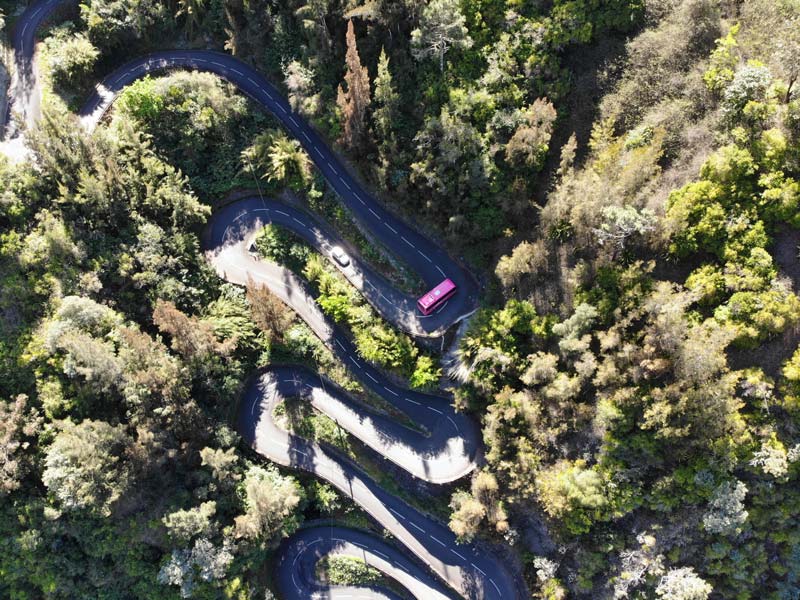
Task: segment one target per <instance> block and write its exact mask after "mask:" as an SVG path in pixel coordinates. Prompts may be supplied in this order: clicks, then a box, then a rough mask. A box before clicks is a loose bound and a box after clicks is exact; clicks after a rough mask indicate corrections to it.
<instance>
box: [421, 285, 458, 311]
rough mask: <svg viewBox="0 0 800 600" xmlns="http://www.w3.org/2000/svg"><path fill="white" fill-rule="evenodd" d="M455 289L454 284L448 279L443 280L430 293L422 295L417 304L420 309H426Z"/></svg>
mask: <svg viewBox="0 0 800 600" xmlns="http://www.w3.org/2000/svg"><path fill="white" fill-rule="evenodd" d="M454 289H456V284H455V283H453V282H452V281H451V280H450V279H445V280H444V281H442V282H441V283H440V284H439V285H437V286H436V287H435V288H433V289H432V290H431V291H429V292H427V293H426V294H424V295H423V296H422V297H421V298H420V299H419V300H418V303H419V305H420V306H421V307H422V308H428V307H430V306H432V305H433V304H434V303H436V301H437V300H439V298H441V297H442V296H444V295H446V294H448V293H450V292H452V291H453V290H454Z"/></svg>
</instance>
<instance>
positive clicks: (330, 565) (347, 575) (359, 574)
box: [317, 555, 383, 587]
mask: <svg viewBox="0 0 800 600" xmlns="http://www.w3.org/2000/svg"><path fill="white" fill-rule="evenodd" d="M317 572H318V573H319V574H320V577H321V579H322V581H327V582H329V583H331V584H333V585H351V586H357V587H361V586H369V585H376V584H380V583H383V576H382V574H381V572H380V571H378V570H377V569H376V568H375V567H371V566H369V565H368V564H367V563H366V562H364V561H363V560H362V559H360V558H354V557H351V556H339V555H334V556H328V557H325V558H323V559H322V560H321V561H320V562H319V563H318V564H317Z"/></svg>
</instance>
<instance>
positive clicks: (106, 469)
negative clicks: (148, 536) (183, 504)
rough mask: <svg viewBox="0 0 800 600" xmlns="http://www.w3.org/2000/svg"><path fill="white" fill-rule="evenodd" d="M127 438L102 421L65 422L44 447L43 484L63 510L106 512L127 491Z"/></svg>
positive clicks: (118, 430)
mask: <svg viewBox="0 0 800 600" xmlns="http://www.w3.org/2000/svg"><path fill="white" fill-rule="evenodd" d="M129 445H130V439H129V438H128V437H127V436H126V435H125V432H124V430H123V428H122V427H112V426H111V425H109V424H108V423H105V422H103V421H88V420H87V421H83V422H81V423H79V424H77V425H75V424H73V423H71V422H68V421H67V422H64V423H63V426H62V429H61V431H59V432H58V434H56V436H55V438H54V440H53V443H52V444H51V445H50V447H49V448H48V449H47V456H46V458H45V461H44V465H45V468H44V472H43V473H42V483H44V485H45V486H47V489H48V491H49V492H50V493H51V494H52V495H53V498H54V499H55V500H56V506H58V507H61V508H63V509H64V510H89V511H97V512H98V513H100V514H103V515H108V514H110V512H111V509H112V507H113V505H114V503H115V502H117V501H118V500H119V499H120V497H121V496H122V495H123V494H124V493H125V492H126V490H127V488H128V485H129V482H128V479H129V472H128V471H129V467H127V466H126V465H125V453H126V451H127V450H128V446H129Z"/></svg>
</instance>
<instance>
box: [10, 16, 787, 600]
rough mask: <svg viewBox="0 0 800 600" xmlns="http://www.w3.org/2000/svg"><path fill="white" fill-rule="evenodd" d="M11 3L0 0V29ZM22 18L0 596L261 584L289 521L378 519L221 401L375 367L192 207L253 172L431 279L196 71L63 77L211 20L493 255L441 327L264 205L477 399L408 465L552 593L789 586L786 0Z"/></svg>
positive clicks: (369, 323)
mask: <svg viewBox="0 0 800 600" xmlns="http://www.w3.org/2000/svg"><path fill="white" fill-rule="evenodd" d="M22 8H23V6H22V3H17V2H15V1H13V0H2V1H1V2H0V9H2V12H3V14H4V20H3V23H4V25H3V27H4V34H5V36H6V39H5V41H4V44H5V45H6V46H7V45H8V39H10V38H9V32H10V31H11V30H12V28H13V27H14V23H15V19H16V18H17V17H18V16H19V14H20V13H21V10H22ZM39 36H40V44H39V50H38V64H39V69H40V71H41V78H42V81H43V98H42V104H43V108H44V112H43V116H42V118H41V119H40V121H39V123H38V125H37V126H36V127H35V128H33V129H32V130H31V131H28V132H26V137H25V139H26V143H27V145H28V148H29V152H28V155H27V158H26V159H25V160H22V161H16V160H11V159H6V158H4V157H0V440H2V445H1V446H0V448H1V449H2V451H0V596H2V597H7V598H11V599H15V600H18V599H19V600H21V599H28V598H31V599H33V598H59V599H60V598H64V599H67V598H69V599H73V598H98V599H100V598H102V599H108V600H112V599H127V598H159V599H162V598H181V597H183V598H201V599H202V598H229V599H237V600H247V599H255V598H272V597H273V595H272V594H273V592H274V589H275V588H274V584H273V581H272V575H271V569H270V565H271V564H272V563H273V562H274V561H275V559H276V554H275V550H276V548H277V547H278V544H279V543H280V541H281V540H282V539H283V538H285V537H286V536H287V535H289V534H291V533H292V532H293V531H295V530H296V529H297V528H298V527H300V526H301V524H302V523H303V522H307V521H312V520H316V519H326V520H333V521H335V522H343V523H348V524H351V525H354V526H358V527H363V528H375V525H374V523H372V522H370V520H369V519H368V517H367V516H366V514H365V513H364V512H363V511H361V510H360V509H359V508H358V507H357V506H356V505H354V504H353V503H352V502H351V501H350V500H349V499H348V498H346V497H344V496H342V495H340V494H338V493H337V492H336V491H335V490H334V489H333V488H332V487H331V486H329V485H327V484H325V483H322V482H321V481H319V480H317V479H315V478H313V477H311V476H309V475H306V474H303V473H301V472H296V471H292V470H289V469H284V468H278V467H277V466H275V465H272V464H269V463H268V462H267V461H265V460H263V459H261V458H260V457H258V456H257V455H256V454H255V453H253V452H252V451H251V450H250V448H249V447H247V446H246V445H245V444H243V443H242V440H241V439H240V437H239V435H238V434H237V433H236V431H235V429H234V427H233V422H234V415H235V413H236V407H237V402H238V400H239V397H240V395H241V392H242V388H243V386H244V384H245V382H246V379H247V377H248V374H249V373H251V372H252V371H253V370H254V369H256V368H257V367H263V366H266V365H270V364H278V363H297V364H302V365H306V366H307V367H310V368H313V369H315V370H319V371H321V372H323V373H324V374H325V375H326V376H327V377H329V378H330V379H332V380H333V381H336V382H337V383H339V384H340V385H341V386H342V387H343V388H345V389H347V390H349V391H351V392H352V393H353V394H356V395H359V396H360V397H362V398H363V399H364V401H365V402H372V403H379V400H376V399H375V398H370V395H369V393H367V392H366V391H365V390H363V389H361V387H360V386H359V384H358V383H357V382H356V381H354V380H353V379H352V378H351V376H350V375H349V374H348V373H347V371H346V369H345V368H344V367H343V366H341V365H339V364H338V363H337V361H335V360H334V358H333V357H332V355H331V353H330V352H328V351H327V350H326V349H325V347H324V346H323V345H322V343H321V342H320V341H319V340H318V339H316V337H315V336H314V335H313V333H312V332H311V330H310V329H309V328H308V327H307V326H306V325H305V324H304V323H303V322H302V321H301V320H300V319H299V318H298V317H297V316H296V315H295V314H294V313H293V312H292V311H290V310H289V309H288V308H286V307H285V306H284V305H283V304H281V303H280V302H279V301H278V300H277V299H276V298H275V297H273V296H272V295H271V294H270V293H269V292H268V291H267V290H265V289H264V288H259V287H258V286H255V285H250V286H247V287H246V288H245V289H242V288H240V287H237V286H234V285H231V284H228V283H225V282H224V281H223V280H221V279H220V278H218V277H217V275H216V273H214V272H213V270H212V268H211V267H210V266H209V264H208V263H207V262H206V260H205V257H204V256H203V253H202V252H201V249H200V248H201V245H200V235H201V232H202V230H203V226H204V224H205V223H206V221H207V219H208V218H209V215H210V214H211V213H212V211H213V210H215V209H216V208H217V207H219V206H221V205H222V204H223V203H224V202H225V199H226V198H227V197H229V196H230V195H231V194H234V193H235V192H240V191H242V190H253V189H257V190H258V191H259V193H262V194H265V195H271V196H275V197H282V198H287V199H288V200H289V201H291V202H294V203H297V205H299V206H303V207H306V208H308V209H309V210H311V211H313V212H314V213H316V214H318V215H321V217H322V218H324V219H325V220H326V221H327V222H328V223H330V224H331V226H332V227H333V228H334V229H335V230H337V231H339V232H341V234H342V235H343V236H344V237H346V238H347V239H348V240H349V241H350V242H351V243H352V244H353V245H354V246H355V247H357V248H359V249H360V250H361V252H362V254H363V255H364V256H365V258H367V259H368V260H369V261H370V262H371V263H372V264H373V265H374V266H375V268H376V269H377V270H378V271H380V272H382V273H384V274H385V275H386V277H387V278H389V279H390V280H391V281H392V282H393V283H394V284H396V285H397V286H398V287H400V288H403V289H406V290H409V291H413V292H418V291H420V282H419V281H418V280H417V279H416V278H415V277H414V275H413V273H411V272H410V271H409V270H408V269H407V268H406V267H405V266H404V265H402V264H400V263H399V262H398V261H397V260H396V258H395V257H393V256H392V254H391V251H390V250H389V249H387V248H385V247H383V246H381V245H380V244H376V243H375V242H374V240H373V239H372V238H371V236H370V234H369V232H368V231H364V230H361V229H359V227H357V225H358V224H357V223H355V222H354V220H353V219H352V218H351V217H350V216H349V215H348V214H347V212H346V211H345V210H343V209H342V207H341V205H340V204H339V203H338V202H337V198H336V194H335V192H334V191H333V190H332V189H331V188H329V186H328V185H327V184H326V182H325V179H324V178H323V177H322V176H321V174H320V173H319V172H318V170H317V169H316V168H315V167H314V165H313V164H312V162H311V161H310V160H309V157H308V155H307V154H306V153H305V151H304V150H303V148H302V147H301V145H300V144H299V142H297V141H296V140H294V139H292V138H291V136H289V135H287V133H286V132H285V131H283V130H282V129H281V128H280V127H279V125H278V124H277V123H276V122H275V120H274V119H272V118H271V117H270V116H269V115H267V114H266V113H264V112H263V111H261V110H260V109H259V108H258V107H257V106H256V105H255V103H253V102H252V101H251V100H250V99H248V98H247V97H246V96H245V95H243V94H240V93H238V92H237V91H236V90H235V88H234V87H233V86H232V85H230V84H228V83H226V82H224V81H223V80H221V79H219V78H217V77H215V76H214V75H210V74H204V73H192V72H174V73H163V74H159V75H153V76H148V77H146V78H143V79H141V80H139V81H138V82H136V83H135V84H133V85H131V86H129V87H128V88H126V90H125V91H124V92H123V93H122V95H121V96H120V98H119V99H118V101H117V102H116V103H115V105H114V108H113V110H112V111H111V113H110V114H109V115H108V116H107V117H106V118H105V119H104V121H103V123H102V125H101V126H100V127H98V128H97V129H96V130H95V131H94V132H92V133H91V134H89V133H87V132H86V131H85V130H84V129H83V128H82V127H81V125H80V123H79V122H78V120H77V118H76V117H75V116H74V115H73V114H72V113H73V111H74V110H75V109H76V108H78V107H80V106H81V104H82V102H83V101H84V99H85V98H86V97H87V95H88V93H89V92H90V91H91V90H92V88H93V86H94V82H96V81H97V80H98V79H100V78H102V77H103V76H104V75H105V74H107V73H109V72H110V71H111V70H113V69H114V68H115V67H117V66H119V65H121V64H123V63H124V62H126V61H127V60H129V59H131V58H134V57H136V56H139V55H141V54H143V53H145V52H148V51H153V50H158V49H166V48H210V49H216V50H221V51H225V52H228V53H230V54H232V55H234V56H236V57H238V58H240V59H242V60H244V61H246V62H247V63H249V64H251V65H252V66H254V67H255V68H257V69H258V70H259V71H260V72H262V73H264V74H265V75H267V76H268V77H269V79H270V80H271V81H272V82H274V83H275V84H276V85H278V86H279V87H280V89H282V91H283V92H284V94H285V95H286V97H288V98H289V100H290V102H291V105H292V107H293V108H294V109H295V110H296V111H297V112H298V113H299V114H301V115H303V116H304V117H305V118H306V119H307V120H308V121H309V122H310V123H312V124H313V125H314V127H315V128H316V130H317V131H319V132H320V134H322V136H323V137H324V139H325V140H326V141H327V142H328V144H329V145H330V146H331V147H333V148H335V149H336V151H337V152H338V153H339V154H340V155H341V156H342V157H344V158H345V159H346V160H347V162H348V164H349V165H350V166H351V167H352V170H353V172H354V173H356V174H357V175H358V177H359V178H360V179H361V180H362V181H364V182H365V184H366V185H367V186H368V187H369V188H370V189H371V190H373V191H374V192H375V193H376V194H377V195H378V196H379V197H380V198H381V200H382V201H383V202H384V203H385V204H386V205H387V206H389V207H390V208H391V209H392V210H394V211H395V212H396V213H398V214H400V215H402V216H403V217H405V218H406V219H407V220H408V221H409V222H410V223H412V224H414V226H416V227H419V228H421V229H423V230H425V231H426V232H427V233H428V234H429V235H431V236H436V237H437V238H438V239H441V240H443V241H444V242H445V243H446V244H447V248H448V250H449V251H450V252H451V253H452V254H453V255H457V256H459V257H460V259H461V260H462V261H463V262H464V263H465V264H467V265H469V267H470V268H471V269H473V270H474V271H475V272H477V273H478V274H479V277H480V280H481V285H482V289H483V299H482V306H481V308H480V310H479V311H478V312H477V313H476V314H475V315H473V316H472V317H471V318H470V319H469V321H468V324H467V325H466V326H465V327H464V328H463V330H462V331H461V334H460V335H457V336H451V337H454V340H453V344H454V348H455V350H454V352H453V354H454V355H455V357H456V360H454V361H443V360H442V357H441V356H440V355H439V354H437V353H436V352H435V351H433V350H432V349H431V348H430V347H428V346H426V345H425V344H423V343H419V342H418V341H416V340H414V339H413V338H412V337H411V336H408V335H406V334H405V333H403V332H401V331H399V330H398V329H396V328H394V327H392V326H391V325H390V324H388V323H386V322H385V321H383V320H382V319H381V318H380V316H379V315H377V314H375V312H374V311H373V310H372V309H371V308H370V305H369V303H368V302H366V300H365V299H364V298H363V297H362V296H361V295H360V294H358V292H357V291H356V290H355V289H354V288H352V286H349V284H348V283H347V282H346V281H345V280H344V279H343V278H341V277H338V276H337V273H336V271H335V270H333V269H331V268H329V266H328V265H327V262H326V261H323V260H322V259H321V257H320V256H319V255H318V254H317V253H315V252H314V250H313V249H311V248H309V247H308V246H306V245H304V244H302V243H301V242H299V241H298V240H296V239H295V238H294V237H293V236H291V235H289V234H287V233H286V232H285V231H282V230H281V229H280V228H265V229H264V231H263V232H262V234H261V235H260V236H259V239H258V243H257V245H258V251H259V252H260V253H261V255H262V256H263V257H264V258H265V259H270V260H274V261H276V262H280V263H281V264H285V265H288V266H289V267H290V268H291V269H292V270H294V271H295V272H296V273H297V275H298V277H301V278H303V279H305V280H307V281H308V283H309V286H310V287H311V289H313V290H314V292H315V294H316V295H317V297H318V301H319V304H320V306H321V307H322V309H323V310H324V312H325V313H326V314H327V315H329V316H330V318H331V319H332V320H334V321H336V322H337V323H339V324H341V325H342V326H343V327H345V329H346V330H347V331H348V332H349V333H350V334H351V335H352V337H353V339H354V342H355V344H356V347H357V348H358V351H359V353H360V354H361V355H362V356H363V357H364V358H365V359H367V360H369V361H371V362H372V363H374V364H376V365H378V366H380V367H381V368H383V369H385V370H386V371H387V373H389V375H390V376H391V377H393V378H395V379H396V380H398V381H405V382H407V383H408V386H409V387H413V388H417V389H434V388H436V387H438V386H439V385H440V384H441V385H444V386H445V387H447V388H449V389H450V390H451V391H452V393H453V394H454V398H455V402H456V404H457V406H458V408H459V410H462V411H465V412H467V413H468V414H470V415H471V416H472V417H473V418H474V419H475V421H476V422H478V423H479V424H480V427H481V430H482V436H483V441H484V444H485V446H486V450H485V461H484V464H483V465H482V467H481V468H480V469H479V470H478V471H476V472H475V473H473V474H472V475H471V476H470V477H468V478H466V479H465V480H461V481H459V482H458V483H457V484H456V485H454V486H448V487H446V488H445V489H444V490H441V489H432V488H428V487H426V488H425V489H423V490H422V491H421V493H422V496H421V498H418V499H416V500H415V499H413V498H407V499H408V501H410V502H417V503H419V504H421V505H425V506H426V509H427V510H428V511H430V512H432V513H434V514H436V515H438V516H440V517H441V518H443V519H445V520H447V521H449V525H450V528H451V529H452V530H453V531H454V532H455V533H456V534H457V535H458V536H459V538H460V539H463V540H465V541H466V540H482V541H483V542H485V543H486V544H487V545H491V547H493V548H499V549H500V551H501V552H503V553H504V556H506V557H508V561H509V563H510V564H512V565H514V568H515V569H517V570H519V571H520V572H522V573H523V574H524V577H525V580H526V582H527V584H528V587H529V589H530V593H531V594H532V596H531V597H532V598H537V599H543V600H563V599H567V598H609V599H611V598H614V599H620V598H641V599H651V598H652V599H664V600H704V599H741V600H745V599H750V598H752V599H754V600H755V599H767V600H793V599H794V600H796V599H798V598H800V429H799V427H800V297H798V286H800V257H799V256H800V255H799V252H800V249H799V248H798V245H800V82H798V78H800V3H798V2H797V0H550V1H548V0H429V1H424V0H368V1H361V0H308V1H305V0H288V1H272V0H176V1H166V2H162V1H158V0H83V2H82V3H81V4H80V6H79V7H78V6H72V5H70V3H66V4H64V6H63V7H62V8H61V9H60V10H59V12H58V13H57V15H56V16H55V17H54V18H53V19H51V20H50V21H48V23H46V25H45V26H44V27H43V28H42V29H41V31H40V34H39ZM285 410H286V411H287V413H288V414H289V418H288V420H289V421H293V424H292V425H291V426H292V427H294V428H295V429H297V430H301V431H303V433H304V434H305V435H306V436H307V437H315V438H316V439H319V440H321V441H323V442H325V443H328V444H330V445H333V446H339V447H340V449H341V450H342V451H343V452H345V453H347V454H349V455H351V456H354V457H357V458H358V459H359V460H362V459H363V460H365V461H369V460H373V461H374V460H375V459H374V457H372V456H370V454H369V452H370V451H369V450H368V449H365V448H362V447H360V445H359V444H358V443H357V442H356V441H354V440H352V439H349V438H348V439H344V440H343V439H342V435H341V432H338V431H337V430H336V426H335V425H334V424H333V423H332V422H329V421H326V420H325V418H324V417H322V416H321V415H319V414H315V413H314V412H313V411H310V410H308V411H305V410H304V409H301V408H298V407H291V406H287V407H286V408H285ZM287 426H289V425H287ZM381 469H382V467H380V466H378V467H375V468H373V470H372V471H371V472H377V471H380V470H381ZM368 470H369V468H368ZM378 475H380V474H379V473H378V474H376V477H377V476H378ZM383 476H384V477H386V478H387V479H391V478H392V477H393V474H392V473H391V472H390V473H389V474H388V475H387V474H386V473H384V474H383ZM388 485H389V482H387V486H388ZM394 485H395V486H397V487H398V488H402V487H403V485H402V484H397V483H394ZM407 487H411V486H407ZM393 491H397V493H398V494H401V493H404V492H403V490H401V489H397V490H393ZM406 493H407V492H406ZM404 498H405V496H404ZM329 562H334V563H335V562H336V561H332V560H331V561H329ZM327 577H328V578H329V579H331V580H335V581H351V580H353V581H362V582H370V581H373V580H374V579H375V578H376V577H378V575H377V574H376V573H375V572H372V571H370V570H365V569H363V568H362V565H351V564H348V563H346V562H342V561H340V562H339V563H336V564H333V565H332V566H331V568H330V569H328V573H327Z"/></svg>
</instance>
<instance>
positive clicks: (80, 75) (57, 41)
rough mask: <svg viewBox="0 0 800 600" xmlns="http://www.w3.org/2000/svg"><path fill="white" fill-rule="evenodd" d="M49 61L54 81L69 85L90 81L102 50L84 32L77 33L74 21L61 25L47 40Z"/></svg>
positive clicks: (46, 49) (78, 84)
mask: <svg viewBox="0 0 800 600" xmlns="http://www.w3.org/2000/svg"><path fill="white" fill-rule="evenodd" d="M45 52H46V53H47V63H48V66H49V67H50V73H51V75H52V76H53V80H54V83H55V84H56V85H58V86H62V87H68V86H72V87H73V88H74V87H78V86H85V85H86V84H87V83H89V80H90V77H91V75H92V72H93V70H94V66H95V63H96V62H97V58H98V57H99V55H100V52H99V51H98V50H97V48H95V47H94V45H92V42H90V41H89V39H88V38H87V37H86V35H85V34H83V33H75V31H74V26H73V25H72V23H66V24H64V25H61V26H59V27H58V28H56V29H55V30H54V32H53V34H52V35H51V36H50V37H48V38H47V41H46V42H45Z"/></svg>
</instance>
